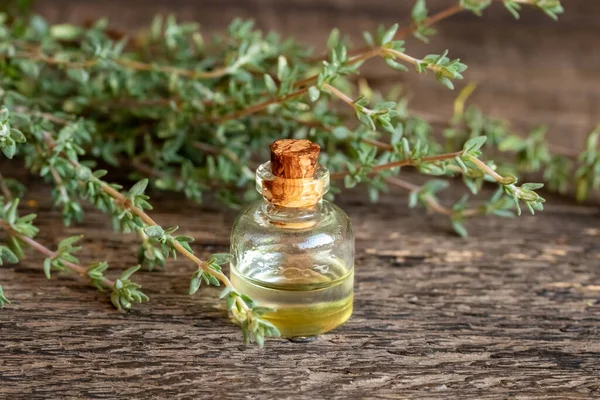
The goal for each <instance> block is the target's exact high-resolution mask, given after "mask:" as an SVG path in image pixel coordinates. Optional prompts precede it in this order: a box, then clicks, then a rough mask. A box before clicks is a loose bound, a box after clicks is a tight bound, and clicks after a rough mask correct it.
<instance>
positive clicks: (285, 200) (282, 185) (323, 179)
mask: <svg viewBox="0 0 600 400" xmlns="http://www.w3.org/2000/svg"><path fill="white" fill-rule="evenodd" d="M256 189H257V190H258V192H259V193H260V194H261V195H262V196H263V198H264V199H265V201H266V202H268V203H270V204H271V205H273V206H275V207H277V208H281V209H297V210H299V209H306V210H311V209H314V208H315V207H317V206H318V205H319V204H320V203H321V201H322V199H323V196H324V195H325V193H327V191H328V190H329V171H327V168H325V167H322V166H320V165H319V166H317V169H316V171H315V174H314V175H313V176H312V177H311V178H302V179H287V178H281V177H278V176H275V175H273V173H272V171H271V162H266V163H264V164H262V165H261V166H259V167H258V169H257V170H256ZM288 212H291V211H288ZM294 213H297V212H296V211H294Z"/></svg>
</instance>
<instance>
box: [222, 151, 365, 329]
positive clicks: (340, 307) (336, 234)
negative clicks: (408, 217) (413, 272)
mask: <svg viewBox="0 0 600 400" xmlns="http://www.w3.org/2000/svg"><path fill="white" fill-rule="evenodd" d="M279 142H281V141H279ZM301 142H308V141H301ZM276 143H278V142H275V144H276ZM309 143H310V142H309ZM275 144H274V145H275ZM312 145H314V144H312ZM272 146H273V145H272ZM272 149H273V147H272ZM317 154H318V146H317ZM292 156H293V155H292ZM271 158H272V160H273V156H272V157H271ZM315 162H316V156H315ZM271 167H272V165H271V162H267V163H265V164H262V165H261V166H260V167H259V168H258V169H257V171H256V188H257V190H258V191H259V192H260V193H261V194H262V195H263V198H264V199H263V200H260V201H258V202H255V203H253V204H251V205H249V206H248V207H247V208H246V209H245V210H243V211H242V212H241V214H240V215H239V217H238V218H237V220H236V221H235V223H234V226H233V231H232V234H231V254H232V255H233V259H232V262H231V281H232V283H233V285H234V286H235V287H236V289H237V290H239V291H240V292H241V293H246V294H248V295H249V296H251V297H252V298H253V299H254V300H256V301H257V303H259V304H260V305H261V306H267V307H273V308H275V309H276V310H275V311H274V312H269V313H266V314H265V315H264V318H265V319H267V320H269V321H270V322H272V323H273V324H274V325H275V326H276V327H277V328H278V329H279V330H280V332H281V335H282V336H284V337H298V336H312V335H318V334H321V333H324V332H327V331H329V330H332V329H334V328H336V327H337V326H339V325H341V324H342V323H344V322H345V321H346V320H347V319H348V318H349V317H350V315H351V314H352V302H353V293H354V233H353V231H352V227H351V224H350V220H349V218H348V216H347V215H346V214H345V213H344V211H342V210H341V209H340V208H339V207H337V206H336V205H334V204H332V203H330V202H328V201H326V200H323V195H324V194H325V193H326V192H327V190H328V188H329V172H328V171H327V169H326V168H324V167H322V166H319V165H316V166H315V169H314V174H312V176H309V177H305V178H302V179H291V180H290V179H286V178H281V177H278V176H275V175H274V174H273V172H272V170H271ZM278 181H279V184H283V185H284V186H285V185H288V189H289V186H290V185H291V186H292V189H290V190H287V192H286V191H285V190H284V191H283V192H284V193H283V195H281V196H279V198H278V199H279V200H281V199H282V198H283V199H284V200H285V199H286V198H287V200H290V198H291V200H292V201H278V199H277V195H276V194H275V192H276V188H275V186H276V185H277V183H278ZM280 194H281V193H280Z"/></svg>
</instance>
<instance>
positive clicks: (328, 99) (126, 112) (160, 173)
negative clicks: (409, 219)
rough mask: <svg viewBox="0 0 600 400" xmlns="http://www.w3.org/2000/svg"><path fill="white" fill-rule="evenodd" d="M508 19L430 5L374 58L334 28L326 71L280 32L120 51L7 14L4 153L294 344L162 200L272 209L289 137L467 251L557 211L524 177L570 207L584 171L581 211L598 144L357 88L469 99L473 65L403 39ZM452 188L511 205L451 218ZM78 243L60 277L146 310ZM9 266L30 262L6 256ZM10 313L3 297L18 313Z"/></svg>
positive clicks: (248, 328) (175, 29) (259, 335)
mask: <svg viewBox="0 0 600 400" xmlns="http://www.w3.org/2000/svg"><path fill="white" fill-rule="evenodd" d="M500 1H502V3H503V4H504V5H505V6H506V7H507V8H509V10H510V11H511V12H513V13H514V12H517V11H518V10H519V7H520V6H522V5H531V6H534V7H537V8H539V9H541V10H542V11H543V12H545V13H547V14H549V15H550V16H553V17H555V16H556V15H557V14H559V13H560V12H562V8H561V7H560V3H559V2H558V1H554V0H523V1H515V0H498V1H497V2H500ZM491 4H492V1H491V0H484V1H481V0H460V1H456V2H454V3H453V4H452V5H451V6H450V7H448V8H446V9H443V10H441V11H440V12H438V13H435V14H429V11H428V9H427V5H426V2H425V1H423V0H419V1H417V2H416V3H415V7H414V8H413V11H412V15H411V17H412V23H411V24H410V25H409V26H407V27H406V28H404V29H400V28H399V27H398V25H393V26H391V27H380V28H379V29H378V30H377V31H376V32H373V33H370V32H369V33H365V35H364V38H365V43H366V46H365V47H363V48H358V49H353V48H350V47H349V46H348V44H347V43H348V41H347V40H346V39H345V38H344V37H343V35H342V34H341V33H340V32H339V30H337V29H334V30H333V31H332V33H331V35H330V37H329V39H328V41H327V49H328V51H327V54H326V56H325V57H314V56H313V55H312V54H311V53H310V52H309V51H307V50H306V49H304V48H303V47H302V46H300V45H298V43H296V42H295V41H294V40H292V39H285V40H283V39H281V38H280V37H279V36H278V35H276V34H274V33H264V32H262V31H260V30H258V29H256V28H255V27H254V26H253V23H252V22H251V21H243V20H235V21H233V22H232V24H231V25H230V27H229V29H228V31H227V32H226V33H225V34H223V35H217V36H215V37H214V39H212V40H205V39H204V37H203V36H202V33H201V32H200V31H199V29H198V27H197V25H196V24H189V23H186V24H180V23H178V22H177V21H176V20H175V18H173V17H167V18H164V17H161V16H159V17H157V18H156V19H155V20H154V21H153V23H152V25H151V26H150V28H149V29H148V30H147V31H146V32H145V33H144V34H141V35H138V36H136V40H135V41H130V40H128V39H127V38H126V37H125V36H121V35H117V36H119V37H117V38H116V39H115V38H114V36H115V35H114V33H112V32H111V33H109V31H108V29H107V23H106V21H104V20H101V21H98V22H97V23H95V24H94V25H92V26H91V27H88V28H83V27H80V26H75V25H68V24H63V25H49V24H47V23H46V22H45V21H44V20H43V19H41V18H40V17H37V16H32V17H31V18H29V19H22V18H19V17H15V18H12V19H11V20H10V22H9V19H8V18H7V16H6V15H5V14H0V73H1V75H0V102H1V103H2V104H4V105H5V106H6V108H5V109H2V111H1V112H0V149H1V150H2V152H3V154H4V155H5V156H6V157H8V158H17V159H22V160H24V162H25V165H26V167H27V169H28V171H30V172H31V173H32V174H36V175H39V176H41V177H42V179H44V181H45V182H47V183H48V184H49V185H50V186H51V187H52V188H53V196H52V201H53V203H54V205H55V206H57V207H59V208H60V209H61V210H62V218H63V222H64V223H65V224H77V222H79V221H81V220H82V219H83V218H84V217H85V215H84V212H83V207H82V206H81V204H83V203H84V202H89V203H91V204H92V205H93V206H95V207H96V208H97V209H99V210H100V211H102V212H104V213H106V214H107V215H108V216H109V217H110V218H111V220H112V222H113V226H114V228H115V229H116V230H118V231H120V232H123V233H127V232H134V233H136V234H137V235H138V236H139V238H140V248H139V251H138V260H139V262H140V264H141V265H143V266H145V267H146V268H147V269H153V268H156V267H160V268H164V267H165V266H166V264H167V259H168V258H170V257H173V258H174V257H176V256H183V257H184V258H186V259H188V260H189V261H191V262H192V263H193V264H194V267H195V268H194V271H193V272H192V274H191V278H190V286H189V293H190V294H194V293H196V292H197V291H198V290H199V289H200V288H201V286H202V285H203V284H204V285H212V286H220V287H222V288H223V291H222V293H221V297H222V298H223V299H224V300H225V301H226V306H227V309H228V310H229V311H230V313H231V315H232V316H233V318H234V320H236V321H237V323H238V324H239V325H240V326H241V327H242V330H243V335H244V338H245V340H246V341H248V342H249V341H255V342H257V343H258V344H259V345H262V344H263V342H264V338H265V337H266V336H277V335H278V332H277V329H276V328H275V327H274V326H272V325H271V324H270V323H269V322H268V321H266V320H265V319H264V318H263V315H264V313H266V312H268V311H269V310H267V309H265V308H264V307H262V306H261V305H260V304H256V303H255V302H254V301H253V300H252V299H251V298H250V297H248V296H247V295H246V294H243V293H240V292H239V291H237V290H236V288H234V287H233V286H232V284H231V282H230V281H229V279H228V278H227V276H226V275H225V274H224V273H223V271H222V268H221V265H223V264H225V263H227V262H228V261H229V256H228V255H226V254H213V255H212V256H211V257H209V258H207V259H206V260H201V259H200V258H198V257H197V256H196V255H195V254H194V251H193V249H192V246H191V243H192V241H193V238H192V237H190V236H187V235H180V234H178V227H168V226H162V225H159V224H158V223H157V222H155V221H154V220H153V218H152V217H151V216H150V214H149V212H150V210H151V209H152V206H151V202H150V200H149V198H148V196H147V194H146V193H147V192H149V191H150V189H153V190H169V191H179V192H182V193H184V194H185V196H186V197H188V198H190V199H192V200H194V201H198V202H199V201H202V199H203V197H204V195H205V194H206V193H211V194H212V195H214V197H216V198H217V199H218V200H220V201H221V202H222V203H224V204H226V205H228V206H233V207H237V206H239V205H240V204H242V203H244V202H247V201H250V200H252V199H254V198H256V196H257V194H256V192H255V190H254V188H253V185H254V177H253V173H252V168H253V166H254V165H256V164H257V162H258V161H260V160H262V159H264V158H266V156H267V154H266V149H267V148H268V144H270V143H271V142H272V141H273V140H275V139H278V138H281V137H295V138H310V139H311V140H313V141H316V142H317V143H319V144H320V145H321V147H322V149H323V152H322V162H323V163H324V164H325V165H326V166H327V167H328V168H329V169H330V170H331V171H332V177H334V178H343V182H344V185H345V186H347V187H351V186H354V185H357V184H359V183H360V184H363V185H365V186H366V188H367V190H368V192H369V195H370V197H371V199H372V200H374V201H375V200H377V197H378V195H379V193H380V192H381V191H385V190H387V188H388V185H394V186H399V187H402V188H404V189H406V190H408V191H409V192H410V194H409V196H408V197H409V206H411V207H414V206H417V205H422V206H424V207H425V208H427V209H428V210H431V211H433V212H437V213H439V214H440V215H444V216H445V217H447V218H449V220H450V223H451V225H452V227H453V228H454V230H455V231H456V232H457V233H458V234H460V235H463V236H465V235H466V234H467V230H466V227H465V225H464V222H465V220H466V219H468V218H471V217H474V216H476V215H495V216H502V217H507V216H512V215H513V210H515V211H516V212H517V213H520V209H521V205H523V204H524V205H525V206H526V207H527V208H528V209H529V210H530V211H531V212H532V213H533V212H534V211H536V210H540V209H542V207H543V202H544V199H543V198H542V197H540V196H539V195H538V194H537V193H536V190H538V189H539V188H540V187H541V184H538V183H525V184H522V185H518V184H517V179H516V177H515V176H516V175H519V174H522V173H530V172H542V173H543V175H544V179H545V181H546V182H547V183H548V184H549V185H548V186H549V187H550V188H551V189H555V190H561V191H566V190H569V189H570V187H571V185H570V184H571V182H570V181H569V180H568V177H566V176H565V173H564V169H562V167H561V166H563V165H565V164H568V165H569V168H573V169H574V168H577V171H578V172H577V187H578V188H580V189H579V190H578V193H579V197H580V198H581V199H583V198H585V197H586V196H588V195H589V194H590V192H591V191H593V190H597V189H598V175H599V171H598V168H600V167H598V165H599V161H598V159H599V158H600V157H599V156H598V150H597V148H596V147H597V145H596V141H597V134H592V135H591V136H590V139H589V140H588V145H587V147H586V149H585V151H584V153H583V154H582V155H581V156H580V157H579V158H577V157H575V159H572V158H568V157H564V156H563V155H560V154H558V153H556V152H555V151H554V149H552V148H551V146H549V145H548V144H547V143H546V141H545V140H544V137H543V132H542V131H541V130H540V131H539V132H542V133H535V134H534V135H529V137H523V136H520V135H517V134H515V133H514V132H512V131H511V130H510V127H509V126H508V125H507V124H506V123H504V122H502V121H498V120H496V119H494V118H490V117H488V116H485V115H483V113H481V112H480V111H478V110H477V109H476V108H474V107H465V102H466V98H467V97H468V95H469V93H470V92H471V91H472V89H473V88H472V86H470V85H467V86H466V88H465V89H463V90H462V91H461V93H460V94H459V95H458V97H457V101H456V103H455V115H454V117H453V118H452V119H451V120H450V121H445V123H444V126H442V129H440V130H439V132H436V129H437V128H439V123H436V125H432V124H431V123H430V122H429V121H428V120H427V119H426V118H423V117H421V116H419V115H416V114H415V113H413V112H410V111H409V110H408V106H407V101H406V99H405V98H402V97H400V96H396V95H394V94H393V93H392V94H390V95H389V96H387V97H386V98H382V97H381V95H380V94H378V93H377V92H375V91H373V90H371V89H370V88H369V87H368V84H366V83H365V82H364V81H362V80H361V81H360V82H359V83H358V84H357V83H356V76H357V75H358V74H359V73H360V70H361V68H362V66H363V65H364V63H366V62H375V61H376V60H377V59H379V60H380V61H383V62H384V63H385V64H386V65H387V66H388V67H390V68H392V69H394V70H397V71H405V70H407V69H408V68H414V69H415V71H416V72H418V73H424V74H427V73H429V75H431V76H432V77H433V78H434V79H437V80H438V81H439V82H440V83H441V84H443V85H445V86H446V87H448V88H450V89H452V88H454V87H455V86H457V85H458V84H459V82H460V80H461V79H462V78H463V74H464V73H465V71H466V68H467V67H466V65H465V64H463V63H462V62H461V61H460V60H458V59H452V58H450V57H449V56H448V52H443V53H442V54H436V55H424V56H422V57H417V56H416V55H413V54H411V52H410V51H408V50H407V49H406V44H405V43H404V42H403V41H402V39H403V38H406V37H407V36H408V35H409V34H411V33H414V34H415V36H417V37H419V38H421V39H428V38H430V37H431V35H432V34H433V33H434V30H433V26H434V24H435V23H437V22H439V21H441V20H443V19H445V18H447V17H449V16H451V15H453V14H456V13H458V12H460V11H463V10H464V11H470V12H473V13H475V14H479V13H481V12H482V11H483V10H484V9H486V8H487V7H488V6H489V5H491ZM334 103H335V104H334ZM337 103H341V104H342V105H344V108H341V107H338V106H337ZM536 132H538V131H536ZM594 138H595V139H594ZM595 140H596V141H595ZM488 150H489V151H490V153H493V154H495V155H499V156H500V158H499V159H498V160H497V162H492V161H490V160H489V157H487V156H484V154H483V152H485V153H486V154H489V153H488ZM483 160H486V161H483ZM98 165H103V166H104V165H106V166H107V167H106V168H107V170H102V169H98V168H97V166H98ZM407 166H411V167H413V168H415V169H417V170H418V171H419V172H420V173H422V174H425V175H431V176H434V177H436V178H435V179H433V180H430V181H428V182H427V183H425V184H423V185H421V186H418V185H415V184H413V183H411V182H408V181H406V180H405V179H403V178H401V177H399V176H398V175H399V174H400V173H401V169H402V167H407ZM117 168H118V169H121V170H125V171H127V172H128V173H129V176H128V178H129V179H130V180H131V181H132V184H131V186H130V188H129V189H128V190H126V189H124V188H123V186H121V185H118V184H115V183H111V182H110V181H108V180H106V179H107V178H106V177H107V176H109V175H108V174H109V172H108V171H109V170H113V169H117ZM561 171H563V172H562V173H561ZM450 178H460V179H462V181H463V182H464V184H465V186H466V187H467V190H468V192H470V193H472V194H475V193H478V192H479V191H480V189H481V187H482V186H483V184H484V183H485V182H489V183H490V184H496V185H498V187H499V190H498V191H496V192H495V194H494V195H493V196H492V197H491V198H490V199H489V200H487V201H485V200H484V201H483V202H482V203H480V204H478V205H471V204H470V203H469V202H468V201H467V196H465V197H463V198H461V199H460V200H459V201H457V202H455V203H454V204H453V205H452V206H449V207H447V206H444V205H443V202H442V199H441V196H442V194H441V193H442V191H443V190H444V189H445V188H446V187H448V179H450ZM341 181H342V180H341V179H340V182H341ZM22 190H23V188H22V187H20V186H19V184H18V182H16V181H15V180H13V179H10V177H1V178H0V193H2V197H3V202H4V203H3V204H9V203H10V204H15V203H14V199H15V198H18V197H19V196H13V195H12V194H11V192H12V191H14V192H15V193H17V191H19V193H20V192H21V191H22ZM13 207H16V206H13ZM30 222H31V227H33V228H35V227H34V226H33V220H32V221H30ZM2 227H3V228H5V231H6V232H8V237H9V238H10V237H15V235H24V236H23V238H25V241H23V240H21V242H22V243H25V242H27V243H28V244H30V245H33V246H32V247H33V248H34V249H37V250H41V248H40V247H39V246H38V245H36V244H33V243H34V242H32V241H35V239H34V237H35V235H34V234H31V235H25V234H24V233H23V232H19V231H16V230H14V227H13V226H12V225H10V224H8V225H6V224H5V225H2ZM33 228H30V229H33ZM9 240H12V239H9ZM16 240H20V239H18V237H17V239H16ZM21 242H19V243H21ZM35 243H38V242H37V241H35ZM76 243H77V240H76V237H74V238H67V239H66V241H63V242H61V243H60V244H59V246H58V248H57V250H56V251H51V250H48V251H47V252H46V253H44V254H46V257H47V258H48V259H49V261H47V262H46V264H47V265H49V266H48V267H44V269H45V270H46V271H47V274H49V275H51V274H52V273H53V272H55V271H62V270H71V269H72V268H70V267H72V266H73V265H76V266H78V267H79V268H75V272H76V273H77V274H80V275H81V274H83V276H87V277H88V278H89V279H90V280H91V283H92V285H94V286H96V287H98V288H102V289H110V290H111V291H112V294H111V299H112V302H113V304H114V305H115V306H116V307H117V308H120V309H127V308H129V307H130V306H131V305H132V304H133V303H136V302H140V301H145V300H147V298H146V297H145V295H143V293H141V292H140V291H139V289H140V288H139V286H138V285H137V284H136V283H134V282H132V281H131V275H132V273H134V272H136V271H137V270H138V268H139V267H137V266H136V267H134V268H131V269H129V270H126V271H125V272H123V273H122V275H121V277H120V278H119V279H118V280H115V281H114V282H113V281H107V279H108V278H106V277H105V273H107V274H108V273H109V267H108V264H107V263H106V262H104V261H102V262H98V263H95V264H92V265H90V266H88V267H84V266H82V265H80V264H79V262H78V260H77V258H76V256H75V255H74V253H75V252H76V251H78V247H79V246H77V245H76ZM38 244H39V243H38ZM4 248H7V249H9V251H12V250H10V246H8V245H7V246H5V247H4ZM0 255H2V258H3V259H4V260H5V261H7V262H11V261H13V260H14V258H13V257H11V255H10V254H9V253H5V252H4V250H2V253H0ZM3 299H6V298H5V297H4V294H3V292H1V289H0V303H2V304H4V303H6V301H4V300H3Z"/></svg>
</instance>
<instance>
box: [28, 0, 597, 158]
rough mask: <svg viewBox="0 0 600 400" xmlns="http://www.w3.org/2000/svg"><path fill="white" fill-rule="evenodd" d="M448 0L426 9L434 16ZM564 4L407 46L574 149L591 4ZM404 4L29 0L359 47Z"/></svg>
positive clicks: (470, 20) (386, 75) (444, 106)
mask: <svg viewBox="0 0 600 400" xmlns="http://www.w3.org/2000/svg"><path fill="white" fill-rule="evenodd" d="M455 2H456V1H454V0H428V1H427V4H428V5H429V7H430V10H431V11H436V10H440V9H442V8H444V7H445V6H447V5H449V4H453V3H455ZM498 3H499V2H498ZM563 3H564V5H565V7H566V13H565V14H564V15H562V16H561V17H560V21H559V22H554V21H552V20H551V19H550V18H548V17H546V16H545V15H544V14H543V13H541V12H539V11H537V10H532V9H530V8H528V7H524V9H523V13H522V18H521V20H519V21H516V20H514V18H513V17H512V16H511V15H510V14H509V13H508V12H506V11H505V10H504V9H503V7H502V5H500V4H495V5H494V6H493V7H492V8H491V9H490V10H488V11H486V13H485V14H484V16H483V17H481V18H478V17H476V16H474V15H471V14H469V13H463V14H460V15H457V16H454V17H452V18H450V19H448V20H445V21H443V22H441V23H440V24H439V25H437V26H436V28H437V29H438V31H439V35H438V36H436V37H435V38H434V39H433V40H432V42H431V43H430V44H423V43H421V42H419V41H417V40H414V39H410V40H409V42H408V43H407V49H408V52H409V53H410V54H412V55H414V56H416V57H422V56H424V55H426V54H431V53H439V52H443V51H444V50H445V49H449V50H450V55H451V56H454V57H460V58H461V59H462V60H463V61H464V62H465V63H466V64H468V65H469V69H468V70H467V71H466V73H465V79H466V81H473V82H476V83H477V84H478V86H479V88H478V90H477V91H476V92H475V94H474V95H473V97H472V103H473V104H477V105H478V106H480V107H481V108H483V109H484V110H485V111H486V112H488V113H490V114H491V115H494V116H496V117H501V118H506V119H508V120H510V121H512V122H513V123H514V124H515V126H516V128H517V129H519V130H522V131H523V132H527V130H528V129H530V128H533V127H534V126H537V125H541V124H547V125H548V126H549V133H548V135H549V137H550V138H551V140H552V141H554V142H555V143H557V144H560V145H564V146H566V147H568V148H572V149H574V150H580V149H582V148H583V143H584V139H585V135H586V134H587V133H588V132H589V131H591V130H592V128H593V127H594V126H595V125H596V124H598V123H599V122H600V120H599V116H600V79H598V71H600V51H597V49H598V38H599V37H600V24H598V23H597V15H598V14H599V13H600V2H598V1H592V0H570V1H569V0H566V1H563ZM412 4H414V1H409V0H402V1H393V0H370V1H364V0H344V1H340V0H276V1H273V0H218V1H215V0H204V1H198V0H129V1H127V2H124V1H123V0H103V1H79V0H52V1H38V5H37V9H38V10H39V12H41V13H42V14H43V15H45V16H47V17H48V18H49V19H50V20H52V21H61V22H64V21H71V22H77V23H79V22H81V21H82V20H85V19H88V20H89V19H95V18H99V17H104V16H107V17H109V18H110V20H111V21H112V23H113V24H114V26H116V27H118V28H120V29H125V30H134V29H136V28H139V27H142V26H145V25H147V24H148V23H149V21H150V20H151V18H152V16H153V15H154V14H156V13H176V14H177V15H178V17H179V18H180V19H182V20H185V21H190V20H192V21H197V22H199V23H200V24H201V26H202V28H203V30H204V31H205V32H207V33H211V32H214V31H216V30H223V29H224V28H225V27H226V26H227V25H228V24H229V22H231V20H232V19H233V18H235V17H241V18H253V19H255V20H256V21H257V23H258V25H259V26H261V27H262V28H265V29H274V30H276V31H278V32H281V33H282V34H290V35H294V36H295V37H296V38H297V39H298V40H300V41H301V42H302V43H306V44H307V45H313V46H315V47H317V48H322V47H323V44H324V43H325V41H326V40H327V36H328V34H329V31H330V30H331V29H332V28H333V27H339V28H340V29H341V30H342V32H345V33H348V34H349V35H351V37H353V38H354V41H355V43H361V40H362V39H361V37H362V36H361V34H362V31H364V30H370V31H373V30H375V28H376V27H377V25H379V24H386V25H388V26H389V25H391V24H393V23H395V22H400V23H402V22H406V20H407V18H408V17H409V15H410V8H411V7H412ZM363 75H364V76H365V77H367V78H368V79H369V81H370V82H371V83H372V84H374V85H376V86H378V87H383V88H386V87H389V86H391V85H395V84H402V85H404V86H405V88H406V90H407V92H408V93H411V97H412V102H411V106H412V108H414V109H415V110H418V111H421V112H427V113H435V114H436V115H438V116H449V115H450V114H451V112H452V101H453V99H454V97H455V96H456V92H452V91H449V90H447V89H445V88H444V87H442V86H441V85H440V84H439V83H437V82H436V81H435V80H434V79H432V78H431V76H428V77H425V76H423V77H418V76H416V75H415V74H414V73H398V72H395V71H392V70H390V69H388V68H386V67H385V66H384V65H383V63H381V62H380V61H372V62H370V63H368V64H367V65H366V70H365V72H364V74H363Z"/></svg>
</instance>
